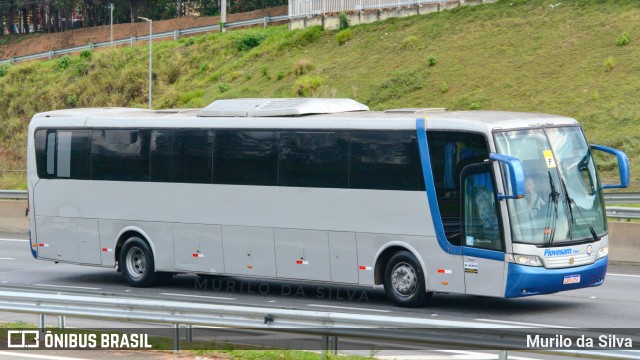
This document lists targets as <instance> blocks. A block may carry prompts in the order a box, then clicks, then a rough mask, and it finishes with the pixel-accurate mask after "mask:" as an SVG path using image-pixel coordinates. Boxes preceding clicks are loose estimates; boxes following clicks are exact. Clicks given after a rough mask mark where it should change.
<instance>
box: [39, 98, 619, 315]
mask: <svg viewBox="0 0 640 360" xmlns="http://www.w3.org/2000/svg"><path fill="white" fill-rule="evenodd" d="M594 150H595V151H604V152H607V153H611V154H613V155H614V156H616V157H617V159H618V165H619V170H620V184H617V185H601V184H600V180H599V178H598V173H597V171H596V166H595V163H594V160H593V156H592V152H593V151H594ZM27 167H28V190H29V194H30V198H29V205H30V213H29V220H30V234H31V251H32V254H33V256H34V257H36V258H37V259H43V260H50V261H55V262H65V263H74V264H83V265H93V266H102V267H111V268H113V267H115V268H116V269H117V270H118V271H120V272H121V273H122V275H123V277H124V279H125V280H126V281H127V282H128V283H129V284H131V285H132V286H151V285H155V284H159V283H161V282H163V281H166V280H168V279H169V278H170V277H171V276H173V275H174V274H176V273H196V274H203V275H216V274H221V275H222V274H224V275H231V276H241V277H258V278H275V279H279V280H282V281H291V280H297V281H299V280H303V281H310V282H312V281H314V282H328V283H336V284H347V285H349V286H363V287H372V286H379V285H382V286H384V289H385V291H386V293H387V295H388V296H389V298H390V299H391V300H393V301H394V302H395V303H396V304H398V305H401V306H419V305H421V304H423V303H424V301H425V300H426V299H427V298H428V297H429V296H430V295H431V294H432V293H433V292H447V293H460V294H474V295H485V296H496V297H507V298H513V297H521V296H529V295H536V294H548V293H554V292H558V291H564V290H572V289H577V288H584V287H590V286H598V285H600V284H602V283H603V281H604V278H605V274H606V269H607V254H608V237H607V236H608V235H607V234H608V233H607V222H606V216H605V209H604V203H603V195H602V189H603V188H607V187H626V186H627V184H628V181H629V166H628V161H627V158H626V156H625V154H624V153H623V152H621V151H618V150H614V149H610V148H606V147H603V146H597V145H591V146H589V145H588V143H587V141H586V138H585V136H584V133H583V130H582V128H581V127H580V125H579V124H578V122H577V121H576V120H573V119H570V118H566V117H561V116H555V115H543V114H530V113H515V112H493V111H463V112H447V111H443V110H442V109H395V110H388V111H381V112H372V111H369V109H368V108H367V107H366V106H364V105H362V104H360V103H357V102H355V101H353V100H349V99H237V100H219V101H216V102H214V103H212V104H211V105H209V106H207V107H205V108H204V109H201V110H160V111H151V110H142V109H127V108H95V109H72V110H60V111H51V112H45V113H40V114H37V115H35V116H34V118H33V120H32V121H31V124H30V126H29V139H28V166H27Z"/></svg>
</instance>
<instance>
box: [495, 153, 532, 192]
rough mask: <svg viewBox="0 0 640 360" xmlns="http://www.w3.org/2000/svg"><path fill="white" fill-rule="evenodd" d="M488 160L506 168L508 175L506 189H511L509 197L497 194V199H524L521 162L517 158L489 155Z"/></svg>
mask: <svg viewBox="0 0 640 360" xmlns="http://www.w3.org/2000/svg"><path fill="white" fill-rule="evenodd" d="M489 159H491V160H493V161H499V162H500V163H501V164H502V165H504V166H505V167H506V169H505V170H507V172H508V173H509V174H508V175H509V176H508V179H507V187H508V188H509V189H511V193H512V194H511V195H502V194H500V193H498V199H499V200H502V199H521V198H523V197H524V172H523V171H522V161H520V159H518V158H517V157H513V156H508V155H502V154H496V153H490V154H489Z"/></svg>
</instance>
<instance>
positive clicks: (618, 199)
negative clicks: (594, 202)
mask: <svg viewBox="0 0 640 360" xmlns="http://www.w3.org/2000/svg"><path fill="white" fill-rule="evenodd" d="M604 201H605V202H607V203H611V204H624V203H639V202H640V193H637V192H628V193H605V194H604Z"/></svg>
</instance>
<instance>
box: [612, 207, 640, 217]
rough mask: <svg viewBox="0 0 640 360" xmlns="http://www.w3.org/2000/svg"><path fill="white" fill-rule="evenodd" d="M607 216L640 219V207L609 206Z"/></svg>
mask: <svg viewBox="0 0 640 360" xmlns="http://www.w3.org/2000/svg"><path fill="white" fill-rule="evenodd" d="M607 217H608V218H612V219H640V208H631V207H621V206H607Z"/></svg>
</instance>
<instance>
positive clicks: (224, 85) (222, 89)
mask: <svg viewBox="0 0 640 360" xmlns="http://www.w3.org/2000/svg"><path fill="white" fill-rule="evenodd" d="M218 89H219V90H220V92H221V93H225V92H227V91H229V84H227V83H220V84H218Z"/></svg>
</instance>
